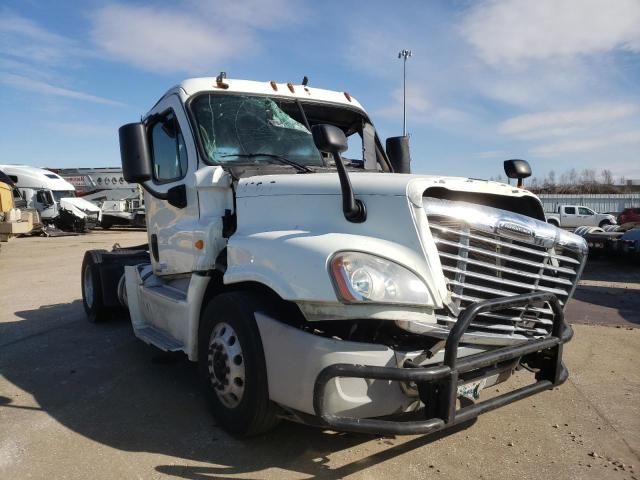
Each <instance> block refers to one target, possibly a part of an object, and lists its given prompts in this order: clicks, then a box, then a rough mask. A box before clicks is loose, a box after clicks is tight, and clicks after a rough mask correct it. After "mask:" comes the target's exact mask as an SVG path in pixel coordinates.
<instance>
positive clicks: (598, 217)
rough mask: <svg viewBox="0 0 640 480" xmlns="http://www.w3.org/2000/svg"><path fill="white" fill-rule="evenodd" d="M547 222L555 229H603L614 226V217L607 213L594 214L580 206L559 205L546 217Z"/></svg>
mask: <svg viewBox="0 0 640 480" xmlns="http://www.w3.org/2000/svg"><path fill="white" fill-rule="evenodd" d="M547 222H549V223H550V224H551V225H555V226H556V227H562V228H568V227H571V228H573V227H582V226H594V227H600V228H602V227H604V226H606V225H615V224H616V217H615V215H611V214H608V213H596V212H594V211H593V210H591V209H590V208H587V207H581V206H580V205H559V206H558V209H557V210H556V212H555V213H552V214H548V215H547Z"/></svg>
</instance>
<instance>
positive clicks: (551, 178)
mask: <svg viewBox="0 0 640 480" xmlns="http://www.w3.org/2000/svg"><path fill="white" fill-rule="evenodd" d="M549 184H551V185H555V184H556V172H554V171H553V170H550V171H549Z"/></svg>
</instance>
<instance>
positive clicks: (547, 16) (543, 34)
mask: <svg viewBox="0 0 640 480" xmlns="http://www.w3.org/2000/svg"><path fill="white" fill-rule="evenodd" d="M462 34H463V36H464V37H465V38H466V39H467V40H468V41H469V42H470V43H471V45H473V46H474V47H475V49H476V50H477V52H478V54H479V55H480V57H481V58H482V59H483V60H484V61H485V62H487V63H490V64H500V63H504V64H512V65H517V64H518V63H520V62H522V61H527V60H536V59H537V60H540V59H549V58H554V57H570V56H576V55H589V54H597V53H604V52H609V51H611V50H614V49H623V50H629V51H632V52H640V2H639V1H638V0H535V1H531V0H506V1H505V0H503V1H496V0H489V1H484V2H481V3H478V4H475V6H474V7H473V8H472V10H471V12H470V13H469V14H468V15H467V17H466V18H465V20H464V22H463V24H462Z"/></svg>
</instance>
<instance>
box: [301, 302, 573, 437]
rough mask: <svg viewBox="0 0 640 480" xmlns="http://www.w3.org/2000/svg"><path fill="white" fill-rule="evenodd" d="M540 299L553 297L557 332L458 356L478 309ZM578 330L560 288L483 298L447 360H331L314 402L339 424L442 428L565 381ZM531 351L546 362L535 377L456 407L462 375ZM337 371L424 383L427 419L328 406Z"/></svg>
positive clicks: (391, 430) (461, 324) (385, 430)
mask: <svg viewBox="0 0 640 480" xmlns="http://www.w3.org/2000/svg"><path fill="white" fill-rule="evenodd" d="M538 302H548V303H549V305H550V306H551V308H552V310H553V313H554V321H553V327H552V331H551V336H549V337H547V338H543V339H539V340H531V341H526V342H523V343H521V344H517V345H513V346H508V347H503V348H498V349H495V350H491V351H489V352H484V353H479V354H476V355H470V356H468V357H463V358H458V345H459V344H460V340H461V339H462V336H463V335H464V333H465V331H466V330H467V328H468V327H469V325H470V324H471V322H472V321H473V320H474V319H475V317H476V316H477V315H479V314H481V313H484V312H492V311H496V310H502V309H505V308H512V307H522V306H526V305H529V304H531V303H538ZM572 336H573V330H572V329H571V327H570V326H569V325H568V324H567V323H566V321H565V319H564V315H563V312H562V307H561V305H560V302H559V301H558V299H557V298H556V296H555V295H554V294H551V293H526V294H522V295H516V296H513V297H503V298H496V299H491V300H486V301H482V302H477V303H474V304H471V305H469V306H468V307H467V308H466V309H465V310H464V312H463V313H462V315H461V316H460V318H459V319H458V321H457V322H456V324H455V325H454V326H453V328H452V329H451V332H450V333H449V336H448V337H447V341H446V345H445V351H444V362H443V363H442V364H439V365H432V366H428V367H420V366H417V365H413V364H410V363H409V365H407V366H408V367H409V368H400V367H397V368H394V367H374V366H366V365H351V364H345V363H339V364H335V365H329V366H328V367H326V368H325V369H324V370H322V371H321V372H320V374H319V375H318V377H317V379H316V383H315V388H314V396H313V406H314V409H315V412H316V415H317V416H318V417H320V418H321V419H322V421H323V422H324V424H325V425H326V426H327V427H329V428H333V429H335V430H341V431H351V432H361V433H373V434H389V435H412V434H426V433H432V432H436V431H438V430H443V429H445V428H450V427H453V426H454V425H457V424H460V423H464V422H466V421H469V420H471V419H473V418H475V417H477V416H478V415H480V414H482V413H484V412H488V411H490V410H494V409H496V408H499V407H502V406H504V405H507V404H509V403H512V402H515V401H516V400H520V399H523V398H526V397H529V396H531V395H534V394H536V393H538V392H541V391H543V390H548V389H551V388H553V387H554V386H556V385H560V384H562V383H564V382H565V381H566V379H567V377H568V375H569V374H568V371H567V369H566V367H565V366H564V364H563V363H562V345H563V344H564V343H566V342H568V341H569V340H571V337H572ZM526 355H534V356H539V357H540V362H539V363H538V364H537V365H540V369H539V371H538V372H537V373H536V382H535V383H533V384H531V385H527V386H525V387H522V388H519V389H517V390H514V391H511V392H508V393H505V394H502V395H500V396H497V397H494V398H491V399H488V400H485V401H482V402H479V403H475V404H472V405H469V406H466V407H463V408H460V409H458V410H456V400H457V397H458V386H459V385H460V384H461V383H464V381H462V380H461V378H460V377H461V376H462V375H464V374H465V373H469V372H475V371H479V370H480V372H479V373H481V374H482V376H484V377H486V376H488V374H487V373H486V371H485V372H484V374H483V373H482V371H481V369H486V368H489V367H495V366H497V365H498V364H501V363H504V362H508V361H513V360H515V359H517V358H520V357H523V356H526ZM497 370H499V368H495V369H494V370H489V375H490V374H491V373H492V372H495V371H497ZM335 377H341V378H349V377H351V378H368V379H375V380H391V381H399V382H414V383H415V384H416V385H417V386H418V392H419V396H420V399H421V400H422V402H423V403H424V404H425V409H424V412H425V417H426V419H425V420H418V421H395V420H383V419H378V418H355V417H345V416H339V415H335V414H332V413H329V412H327V411H326V410H325V392H326V387H327V383H328V382H329V381H330V380H331V379H333V378H335ZM474 380H475V379H474Z"/></svg>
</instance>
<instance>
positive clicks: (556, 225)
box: [547, 218, 560, 227]
mask: <svg viewBox="0 0 640 480" xmlns="http://www.w3.org/2000/svg"><path fill="white" fill-rule="evenodd" d="M547 223H548V224H549V225H553V226H554V227H559V226H560V223H558V221H557V220H555V219H553V218H550V219H549V220H547Z"/></svg>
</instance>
